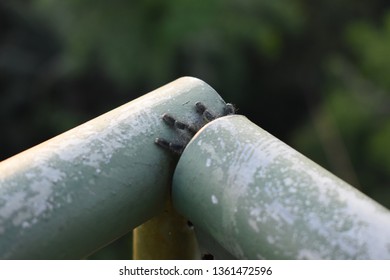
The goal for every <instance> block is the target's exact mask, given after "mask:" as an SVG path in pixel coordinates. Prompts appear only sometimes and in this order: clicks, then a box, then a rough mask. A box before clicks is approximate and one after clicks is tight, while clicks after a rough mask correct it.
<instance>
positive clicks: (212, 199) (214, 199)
mask: <svg viewBox="0 0 390 280" xmlns="http://www.w3.org/2000/svg"><path fill="white" fill-rule="evenodd" d="M211 202H212V203H213V204H218V198H217V197H216V196H215V195H212V196H211Z"/></svg>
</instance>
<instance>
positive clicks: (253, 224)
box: [248, 219, 260, 232]
mask: <svg viewBox="0 0 390 280" xmlns="http://www.w3.org/2000/svg"><path fill="white" fill-rule="evenodd" d="M248 224H249V225H250V227H251V228H252V229H253V230H254V231H256V232H260V230H259V227H258V226H257V222H256V221H255V220H252V219H249V220H248Z"/></svg>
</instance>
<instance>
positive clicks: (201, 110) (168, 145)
mask: <svg viewBox="0 0 390 280" xmlns="http://www.w3.org/2000/svg"><path fill="white" fill-rule="evenodd" d="M195 110H196V112H197V113H198V114H199V115H201V116H202V121H201V124H200V125H199V124H187V123H184V122H181V121H178V120H176V119H175V118H174V117H173V116H171V115H170V114H167V113H165V114H163V115H162V119H163V121H164V122H165V124H167V125H168V126H170V127H172V128H174V129H176V130H177V132H178V133H179V134H180V137H179V139H180V140H179V141H178V142H177V143H174V142H170V141H168V140H165V139H163V138H156V140H155V141H154V142H155V143H156V144H157V145H158V146H160V147H162V148H164V149H167V150H169V151H171V152H173V153H175V154H178V155H181V154H182V152H183V151H184V148H185V147H186V146H187V144H188V142H189V141H190V140H191V138H192V137H193V136H194V135H195V134H196V133H197V132H198V131H199V129H201V128H202V127H203V126H204V125H205V124H206V123H208V122H211V121H213V120H215V119H216V118H219V117H223V116H227V115H233V114H234V113H235V111H236V109H235V108H234V106H233V105H232V104H230V103H226V104H225V108H224V111H223V113H222V114H215V113H214V112H212V111H210V110H209V109H207V107H206V106H205V105H204V104H203V103H202V102H197V103H196V104H195Z"/></svg>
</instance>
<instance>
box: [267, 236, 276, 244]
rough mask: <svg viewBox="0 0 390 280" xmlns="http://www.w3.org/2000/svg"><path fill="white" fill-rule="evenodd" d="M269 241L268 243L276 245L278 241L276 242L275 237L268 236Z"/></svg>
mask: <svg viewBox="0 0 390 280" xmlns="http://www.w3.org/2000/svg"><path fill="white" fill-rule="evenodd" d="M267 241H268V243H269V244H275V241H276V240H275V237H273V236H270V235H268V236H267Z"/></svg>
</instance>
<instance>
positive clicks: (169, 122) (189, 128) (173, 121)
mask: <svg viewBox="0 0 390 280" xmlns="http://www.w3.org/2000/svg"><path fill="white" fill-rule="evenodd" d="M162 119H163V121H164V122H165V123H166V124H167V125H169V126H171V127H175V128H177V129H180V130H187V131H188V132H190V133H191V134H192V135H195V133H196V129H195V128H194V127H193V126H191V125H188V124H186V123H183V122H180V121H178V120H176V119H175V118H174V117H172V116H171V115H169V114H163V116H162Z"/></svg>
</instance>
